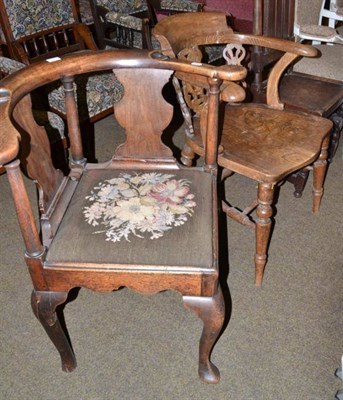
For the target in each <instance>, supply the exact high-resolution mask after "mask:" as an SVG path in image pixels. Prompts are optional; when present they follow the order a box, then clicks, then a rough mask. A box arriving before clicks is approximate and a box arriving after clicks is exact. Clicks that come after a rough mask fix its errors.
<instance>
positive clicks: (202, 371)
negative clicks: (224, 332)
mask: <svg viewBox="0 0 343 400" xmlns="http://www.w3.org/2000/svg"><path fill="white" fill-rule="evenodd" d="M183 301H184V305H185V307H187V308H189V309H191V310H193V311H194V312H195V313H196V314H197V315H198V316H199V318H200V319H201V320H202V321H203V323H204V327H203V331H202V335H201V338H200V346H199V376H200V378H201V380H202V381H204V382H206V383H218V382H219V380H220V373H219V370H218V368H217V367H216V366H215V365H214V364H213V363H212V362H211V360H210V355H211V351H212V348H213V346H214V344H215V342H216V341H217V339H218V337H219V334H220V332H221V329H222V327H223V323H224V317H225V305H224V299H223V294H222V290H221V288H220V287H218V291H217V293H216V294H215V295H214V296H213V297H195V296H184V297H183Z"/></svg>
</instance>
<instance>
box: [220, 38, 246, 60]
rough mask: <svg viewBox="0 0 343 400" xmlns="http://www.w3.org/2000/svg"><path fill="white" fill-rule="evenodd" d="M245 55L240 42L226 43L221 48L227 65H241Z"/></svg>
mask: <svg viewBox="0 0 343 400" xmlns="http://www.w3.org/2000/svg"><path fill="white" fill-rule="evenodd" d="M245 56H246V51H245V48H244V47H243V46H242V45H241V44H233V43H230V44H227V45H226V46H225V48H224V50H223V57H224V59H225V61H226V64H227V65H242V61H243V60H244V58H245Z"/></svg>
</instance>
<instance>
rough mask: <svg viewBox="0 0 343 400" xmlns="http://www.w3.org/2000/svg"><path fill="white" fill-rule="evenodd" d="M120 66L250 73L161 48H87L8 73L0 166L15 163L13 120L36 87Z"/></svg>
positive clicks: (226, 75) (227, 75)
mask: <svg viewBox="0 0 343 400" xmlns="http://www.w3.org/2000/svg"><path fill="white" fill-rule="evenodd" d="M117 68H157V69H173V70H175V71H177V72H184V73H188V74H195V75H202V76H206V77H208V78H218V79H220V80H232V81H239V80H241V79H244V77H245V76H246V69H245V68H243V67H240V66H232V68H229V69H225V70H221V69H218V68H215V67H212V66H208V65H204V64H199V65H198V64H196V65H195V64H190V63H186V62H183V61H179V60H176V59H170V58H168V57H166V56H164V55H162V54H161V53H160V52H157V51H141V50H137V51H133V50H103V51H83V52H79V53H75V54H72V55H67V56H64V57H63V58H60V59H58V60H57V61H54V62H49V61H42V62H38V63H35V64H33V65H30V66H28V67H26V68H23V69H22V70H20V71H18V72H15V73H14V74H11V75H8V76H7V77H5V78H4V79H3V80H2V81H1V88H0V126H1V130H0V166H1V165H4V164H7V163H9V162H11V161H12V160H13V159H14V158H15V157H16V155H17V153H18V149H19V142H18V138H19V133H18V132H17V130H16V129H15V128H14V126H13V125H12V122H11V113H12V111H13V108H14V107H15V105H16V104H17V103H18V102H19V101H20V100H21V99H22V98H23V97H24V96H25V95H26V94H28V93H30V92H31V91H32V90H34V89H37V88H38V87H40V86H43V85H45V84H47V83H49V82H52V81H55V80H57V79H59V78H62V77H65V76H73V75H79V74H84V73H88V72H92V71H103V70H108V69H117Z"/></svg>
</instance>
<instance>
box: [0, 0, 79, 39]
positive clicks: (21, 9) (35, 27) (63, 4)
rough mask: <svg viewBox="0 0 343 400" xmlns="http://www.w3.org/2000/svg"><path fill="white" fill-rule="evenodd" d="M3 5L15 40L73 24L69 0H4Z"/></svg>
mask: <svg viewBox="0 0 343 400" xmlns="http://www.w3.org/2000/svg"><path fill="white" fill-rule="evenodd" d="M5 5H6V11H7V14H8V18H9V22H10V25H11V27H12V31H13V35H14V38H15V39H20V38H21V37H23V36H28V35H32V34H34V33H37V32H41V31H44V30H46V29H50V28H52V27H56V26H63V25H68V24H73V23H75V20H74V17H73V12H72V8H71V3H70V1H69V0H53V1H50V0H42V1H40V2H37V1H34V2H32V1H28V0H27V1H21V2H19V1H17V0H15V1H14V0H5ZM37 21H38V23H37Z"/></svg>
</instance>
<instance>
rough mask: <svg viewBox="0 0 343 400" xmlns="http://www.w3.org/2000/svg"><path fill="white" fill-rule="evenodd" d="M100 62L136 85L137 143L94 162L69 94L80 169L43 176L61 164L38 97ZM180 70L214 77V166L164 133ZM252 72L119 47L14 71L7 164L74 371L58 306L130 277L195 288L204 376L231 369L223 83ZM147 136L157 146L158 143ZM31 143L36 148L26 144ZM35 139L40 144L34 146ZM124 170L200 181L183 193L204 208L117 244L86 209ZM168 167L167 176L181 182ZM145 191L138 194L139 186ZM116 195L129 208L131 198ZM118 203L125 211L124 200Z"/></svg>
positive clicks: (122, 113)
mask: <svg viewBox="0 0 343 400" xmlns="http://www.w3.org/2000/svg"><path fill="white" fill-rule="evenodd" d="M99 70H113V72H114V73H115V74H117V75H118V77H119V79H120V80H121V82H122V84H123V85H124V87H125V91H124V93H125V94H124V97H123V99H122V101H121V102H120V103H119V104H117V105H116V107H115V108H116V111H115V112H116V115H117V117H118V120H119V122H120V124H121V125H122V126H123V127H124V128H125V130H126V133H127V141H126V143H125V144H124V145H123V146H121V147H119V148H118V149H117V151H116V152H115V154H114V156H113V158H112V159H111V160H109V161H108V162H106V163H103V164H90V163H86V162H84V161H83V160H82V154H81V148H80V146H79V144H80V140H81V134H82V132H80V130H79V129H78V123H77V121H78V120H77V115H76V110H75V106H74V103H73V102H72V101H71V100H70V99H69V100H68V101H67V103H66V104H67V107H68V108H67V115H68V121H69V126H70V130H71V132H72V137H71V139H72V142H74V143H72V152H73V160H72V162H71V172H70V174H69V175H67V176H64V177H62V179H60V173H59V172H58V171H56V170H53V171H52V172H51V175H52V177H53V179H51V177H50V176H46V174H45V173H43V170H44V168H45V167H46V166H47V168H48V169H47V170H48V172H49V171H50V169H51V164H50V163H48V162H47V163H46V162H45V161H44V162H42V160H43V159H42V158H41V157H42V155H43V156H44V160H45V159H47V158H48V156H49V150H48V144H47V143H46V141H44V140H42V141H40V132H41V130H42V129H43V128H40V130H38V136H37V138H36V132H35V129H34V128H36V127H35V125H34V124H33V123H32V115H31V105H30V102H29V101H27V99H28V94H29V93H30V92H31V91H32V90H34V89H36V88H37V87H40V86H41V85H44V84H46V83H49V82H52V81H55V80H56V79H61V80H62V81H63V82H64V84H65V85H66V86H67V88H69V85H71V83H72V78H69V77H72V76H75V77H77V75H78V74H80V73H87V72H92V71H99ZM174 71H176V72H179V73H184V74H187V76H188V75H190V74H195V75H196V76H197V77H199V76H202V77H205V78H206V79H208V81H209V85H210V86H211V90H210V92H209V101H208V115H209V116H210V117H209V118H208V123H207V140H206V142H207V147H206V151H205V160H206V163H205V166H204V167H203V168H193V169H189V168H184V167H182V166H180V165H179V164H178V163H177V162H176V160H175V159H174V158H173V157H172V156H171V153H170V152H169V150H167V149H166V147H165V146H164V145H162V143H161V141H160V140H161V139H160V137H161V134H162V131H163V130H164V129H165V128H166V126H167V125H168V124H169V121H170V118H171V113H172V108H171V105H170V104H169V103H167V102H166V101H165V100H164V98H163V96H162V88H163V86H164V85H165V84H166V83H167V82H168V81H169V79H170V75H171V74H172V73H173V72H174ZM245 74H246V71H245V69H244V68H242V67H238V66H233V67H231V68H227V69H226V70H225V71H224V70H221V69H217V68H215V67H210V66H197V65H191V64H189V63H183V62H180V61H178V60H173V59H169V58H166V57H164V56H163V55H162V54H161V53H157V52H151V53H149V52H136V51H132V50H131V51H124V50H122V51H115V50H114V51H102V52H101V51H100V52H89V53H87V54H85V53H83V54H74V55H70V56H68V57H66V58H65V59H62V60H61V61H58V62H56V63H53V64H50V63H46V62H41V63H36V64H35V65H32V66H29V67H26V68H24V69H23V70H21V71H20V72H19V73H17V74H16V76H13V75H11V76H8V77H6V78H5V79H4V80H2V81H1V85H2V87H1V88H0V94H1V96H0V123H1V124H0V126H1V127H2V128H1V130H0V166H2V165H4V166H5V167H6V169H7V176H8V179H9V184H10V187H11V190H12V193H13V199H14V202H15V207H16V210H17V216H18V221H19V226H20V228H21V232H22V235H23V238H24V242H25V247H26V252H25V260H26V263H27V266H28V269H29V272H30V275H31V277H32V282H33V286H34V290H33V293H32V309H33V312H34V314H35V315H36V317H37V318H38V320H39V321H40V322H41V324H42V326H43V327H44V329H45V330H46V332H47V334H48V335H49V337H50V339H51V340H52V342H53V344H54V345H55V347H56V349H57V350H58V352H59V354H60V356H61V360H62V369H63V370H64V371H72V370H73V369H74V368H75V367H76V361H75V356H74V353H73V351H72V349H71V347H70V345H69V342H68V339H67V336H66V334H65V333H64V331H63V329H62V328H61V325H60V321H59V317H58V315H57V313H56V307H57V306H58V305H60V304H63V303H64V302H65V301H66V299H67V296H68V292H69V291H70V290H71V289H72V288H74V287H86V288H89V289H92V290H96V291H101V292H109V291H113V290H116V289H118V288H120V287H122V286H126V287H128V288H130V289H132V290H135V291H137V292H140V293H143V294H151V293H156V292H159V291H162V290H167V289H170V290H176V291H178V292H179V293H180V294H181V295H182V296H183V301H184V304H185V306H186V307H187V308H190V309H191V310H193V311H194V312H196V313H197V314H198V316H199V317H200V318H201V319H202V321H203V324H204V328H203V333H202V336H201V340H200V347H199V375H200V378H201V379H202V380H203V381H205V382H207V383H217V382H218V381H219V371H218V369H217V368H216V367H215V366H214V365H213V364H212V362H211V361H210V354H211V350H212V348H213V346H214V344H215V342H216V341H217V339H218V336H219V334H220V332H221V329H222V326H223V322H224V313H225V310H224V301H223V296H222V292H221V288H220V284H219V280H218V274H219V271H218V243H217V242H218V221H217V218H218V215H217V211H218V208H217V187H216V183H217V163H216V154H217V139H216V137H217V133H218V127H217V117H216V116H217V114H218V92H219V89H218V86H219V84H220V82H221V80H230V79H233V80H240V79H243V78H244V76H245ZM66 77H68V78H66ZM143 87H144V89H143ZM68 93H69V92H68V90H67V94H66V96H69V94H68ZM137 93H138V94H139V96H137ZM137 107H139V112H137ZM16 120H18V122H15V121H16ZM12 121H14V122H12ZM17 124H18V126H20V129H18V127H17ZM143 128H144V129H143ZM24 135H28V137H29V138H30V140H27V141H25V143H22V142H21V141H20V140H18V138H20V137H21V138H22V137H23V136H24ZM138 138H139V139H140V140H141V142H139V141H138ZM36 143H38V151H37V152H36V151H35V150H37V149H35V147H36ZM147 143H149V144H151V146H147ZM22 144H23V145H24V149H25V151H21V150H22V148H21V146H22ZM30 144H31V145H32V148H31V149H29V151H27V146H29V145H30ZM17 157H19V158H21V164H22V165H26V166H27V168H26V170H27V173H28V175H29V177H31V178H33V179H35V180H36V181H37V184H38V185H39V187H40V190H41V196H40V199H41V203H42V204H41V207H40V211H41V215H40V224H41V226H40V228H41V234H42V239H41V238H40V236H39V234H38V227H37V226H36V223H35V219H34V216H33V212H32V207H31V205H30V203H29V198H28V195H27V193H26V189H25V186H24V184H23V178H22V175H21V172H20V168H19V166H20V163H19V159H17ZM37 158H38V161H39V162H40V164H39V163H37ZM123 173H124V174H126V175H127V174H131V175H129V176H131V178H132V177H135V178H137V176H140V175H139V174H143V175H142V176H144V177H145V178H144V179H152V181H151V182H153V180H154V179H156V178H154V177H156V176H157V177H158V176H163V175H162V174H171V176H173V177H174V178H175V179H178V181H177V182H179V185H185V184H187V185H189V190H190V192H189V191H188V189H187V190H185V189H184V186H182V188H183V189H182V190H181V192H180V191H179V192H178V193H179V196H181V195H182V196H185V195H186V194H187V196H188V200H192V199H193V196H195V197H194V199H195V201H193V200H192V201H191V202H190V203H189V204H188V206H189V207H193V208H194V212H193V213H191V214H192V215H189V216H188V217H186V219H184V220H183V222H182V223H181V224H179V226H175V227H173V228H172V225H171V226H170V229H169V230H168V229H167V233H166V234H165V235H163V234H162V235H161V236H160V237H158V238H156V239H154V240H151V239H150V238H149V235H148V233H147V232H146V231H145V233H144V231H142V232H141V235H142V236H143V237H137V236H135V235H134V234H133V233H132V236H130V241H126V240H125V238H122V240H117V241H106V236H105V234H104V233H102V234H95V232H94V227H92V225H90V224H89V223H87V222H86V220H85V216H84V212H83V211H84V207H85V205H87V204H88V203H87V196H88V197H89V195H91V193H92V191H93V190H96V189H97V187H98V186H99V184H100V182H104V180H108V179H112V180H113V179H115V180H116V179H118V177H119V178H120V177H121V178H120V179H121V181H120V180H119V181H120V182H122V181H123V180H124V179H126V178H123V176H124V175H120V174H123ZM147 174H149V175H147ZM149 176H150V178H149ZM168 176H169V175H168ZM168 176H167V177H166V178H165V179H170V178H168ZM55 177H57V178H55ZM132 179H133V178H132ZM46 181H47V182H46ZM165 182H166V181H165ZM175 182H176V181H173V180H172V181H171V183H170V184H171V185H172V187H174V188H175V185H176V183H175ZM136 185H137V183H136ZM151 185H152V183H151ZM173 185H174V186H173ZM120 188H121V189H119V186H118V188H116V190H117V192H118V193H119V191H120V190H123V191H124V190H126V189H127V187H125V185H124V186H120ZM161 188H163V185H162V186H161V184H159V186H158V188H157V186H156V190H157V192H156V193H160V191H161V190H162V189H161ZM132 190H133V189H131V192H130V194H129V193H128V194H127V199H130V198H131V197H132ZM135 190H136V189H135ZM142 190H143V189H142ZM145 190H147V189H146V187H145ZM149 190H152V189H149ZM143 192H144V191H141V192H139V193H143ZM120 193H122V192H120ZM123 193H124V192H123ZM134 193H136V196H138V194H137V193H138V191H137V192H134ZM154 193H155V192H154ZM172 193H173V192H172ZM189 193H192V194H189ZM109 195H110V194H109ZM121 196H124V195H123V194H122V195H121ZM154 196H155V197H154V199H155V200H153V204H156V205H157V206H158V207H162V209H163V210H165V209H166V206H167V204H169V203H167V202H164V201H163V197H162V198H160V197H159V195H157V194H156V195H155V194H154ZM121 198H126V197H125V196H124V197H121ZM135 198H138V199H142V201H143V200H144V201H145V203H144V204H145V206H144V207H148V205H149V203H146V201H147V198H145V197H144V194H142V197H135ZM151 199H152V197H151ZM122 201H124V200H122ZM125 201H129V200H125ZM155 202H156V203H155ZM116 204H117V206H116V207H117V208H118V204H119V203H116ZM170 204H171V207H176V208H175V210H176V211H175V212H179V213H182V212H185V211H182V210H181V211H180V206H182V203H180V202H179V200H178V199H174V200H173V201H172V203H170ZM111 207H112V209H113V210H114V209H115V205H112V206H111ZM183 207H185V205H183ZM177 210H178V211H177ZM132 212H133V211H132ZM136 212H137V211H136ZM138 217H139V218H141V214H139V213H138V214H130V217H129V219H128V220H127V221H129V222H130V223H134V221H135V220H136V219H135V218H138ZM123 218H124V217H123ZM139 218H138V221H139V220H140V219H139ZM124 221H125V218H124ZM96 229H97V228H96ZM70 246H71V247H70Z"/></svg>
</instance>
